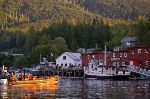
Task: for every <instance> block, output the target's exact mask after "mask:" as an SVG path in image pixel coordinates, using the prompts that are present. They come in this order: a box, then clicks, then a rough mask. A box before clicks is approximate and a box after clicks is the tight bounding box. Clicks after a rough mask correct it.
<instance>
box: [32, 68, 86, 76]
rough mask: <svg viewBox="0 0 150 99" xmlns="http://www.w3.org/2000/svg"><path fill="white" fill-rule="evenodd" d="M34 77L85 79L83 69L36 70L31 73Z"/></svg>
mask: <svg viewBox="0 0 150 99" xmlns="http://www.w3.org/2000/svg"><path fill="white" fill-rule="evenodd" d="M31 73H32V74H33V76H38V77H44V76H55V75H58V76H61V77H62V78H83V77H84V71H83V69H70V68H65V69H64V68H49V69H47V70H36V71H31Z"/></svg>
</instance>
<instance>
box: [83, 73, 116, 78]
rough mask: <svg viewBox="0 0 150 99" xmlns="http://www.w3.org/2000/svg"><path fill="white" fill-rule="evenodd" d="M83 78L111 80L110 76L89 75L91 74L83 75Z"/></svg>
mask: <svg viewBox="0 0 150 99" xmlns="http://www.w3.org/2000/svg"><path fill="white" fill-rule="evenodd" d="M84 77H85V78H96V79H112V77H113V76H112V75H91V74H84Z"/></svg>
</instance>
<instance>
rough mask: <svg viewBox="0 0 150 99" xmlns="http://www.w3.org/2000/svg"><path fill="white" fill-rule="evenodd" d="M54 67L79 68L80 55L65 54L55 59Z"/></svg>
mask: <svg viewBox="0 0 150 99" xmlns="http://www.w3.org/2000/svg"><path fill="white" fill-rule="evenodd" d="M56 65H57V66H60V67H62V68H69V67H75V68H80V67H81V54H80V53H71V52H65V53H63V54H62V55H60V56H59V57H58V58H57V59H56Z"/></svg>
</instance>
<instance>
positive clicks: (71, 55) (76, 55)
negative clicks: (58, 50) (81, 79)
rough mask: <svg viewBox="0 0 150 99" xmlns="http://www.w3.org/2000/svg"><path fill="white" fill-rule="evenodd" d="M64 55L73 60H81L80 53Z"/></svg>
mask: <svg viewBox="0 0 150 99" xmlns="http://www.w3.org/2000/svg"><path fill="white" fill-rule="evenodd" d="M65 54H67V55H68V56H69V57H71V58H72V59H73V60H80V59H81V54H80V53H71V52H65Z"/></svg>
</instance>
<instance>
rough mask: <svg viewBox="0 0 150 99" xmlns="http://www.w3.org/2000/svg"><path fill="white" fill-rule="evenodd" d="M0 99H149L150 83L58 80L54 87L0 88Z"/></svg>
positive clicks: (144, 81) (143, 81)
mask: <svg viewBox="0 0 150 99" xmlns="http://www.w3.org/2000/svg"><path fill="white" fill-rule="evenodd" d="M0 92H1V94H0V99H1V98H10V97H11V98H22V99H24V98H27V99H32V98H47V99H49V98H69V99H70V98H71V99H74V98H75V99H83V98H84V99H91V98H99V99H150V81H149V80H148V81H146V80H139V81H111V80H81V79H60V81H59V84H58V85H56V86H49V85H24V86H1V85H0Z"/></svg>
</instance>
